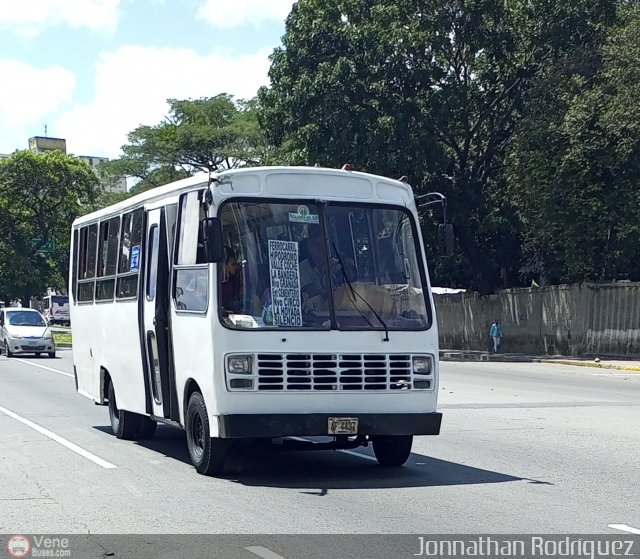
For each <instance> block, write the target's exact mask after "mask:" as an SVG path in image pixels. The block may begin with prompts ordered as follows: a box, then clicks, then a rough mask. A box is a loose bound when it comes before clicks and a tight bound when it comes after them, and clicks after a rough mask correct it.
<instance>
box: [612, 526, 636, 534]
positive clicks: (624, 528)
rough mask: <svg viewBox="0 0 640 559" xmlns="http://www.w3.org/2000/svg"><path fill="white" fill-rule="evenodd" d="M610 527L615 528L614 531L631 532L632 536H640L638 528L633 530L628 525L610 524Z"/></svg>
mask: <svg viewBox="0 0 640 559" xmlns="http://www.w3.org/2000/svg"><path fill="white" fill-rule="evenodd" d="M608 526H609V528H613V529H614V530H620V531H622V532H629V533H630V534H640V530H638V528H633V527H631V526H629V525H627V524H609V525H608Z"/></svg>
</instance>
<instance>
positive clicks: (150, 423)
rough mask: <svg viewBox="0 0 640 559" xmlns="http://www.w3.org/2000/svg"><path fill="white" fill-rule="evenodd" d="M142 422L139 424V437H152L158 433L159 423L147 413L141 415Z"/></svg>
mask: <svg viewBox="0 0 640 559" xmlns="http://www.w3.org/2000/svg"><path fill="white" fill-rule="evenodd" d="M138 417H139V418H140V423H139V425H138V437H137V438H138V439H152V438H153V436H154V435H155V434H156V429H157V427H158V424H157V423H156V422H155V421H154V420H153V419H151V418H150V417H147V416H146V415H139V416H138Z"/></svg>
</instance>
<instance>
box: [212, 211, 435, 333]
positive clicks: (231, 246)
mask: <svg viewBox="0 0 640 559" xmlns="http://www.w3.org/2000/svg"><path fill="white" fill-rule="evenodd" d="M220 218H221V219H222V223H223V236H224V240H225V245H226V246H225V250H226V256H225V262H224V264H223V265H221V266H220V274H219V278H218V285H219V308H220V316H221V319H222V321H223V323H224V324H225V325H226V326H229V327H232V328H279V329H282V328H284V329H297V328H303V329H331V328H332V327H334V328H337V329H339V330H424V329H426V328H428V327H429V326H430V324H431V312H430V308H429V302H428V299H427V297H426V294H427V290H426V275H425V272H424V269H423V266H422V259H421V257H420V256H419V255H420V252H419V245H418V244H417V242H416V227H415V222H414V220H413V218H412V216H411V214H410V212H409V211H407V210H405V209H404V208H402V207H398V206H381V205H373V204H366V205H365V204H352V203H329V204H322V205H320V204H315V203H310V202H301V203H292V202H280V203H279V202H274V201H234V202H227V203H226V204H224V205H223V206H222V208H221V211H220Z"/></svg>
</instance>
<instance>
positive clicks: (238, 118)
mask: <svg viewBox="0 0 640 559" xmlns="http://www.w3.org/2000/svg"><path fill="white" fill-rule="evenodd" d="M168 103H169V114H168V116H167V117H166V118H165V119H164V120H163V121H162V122H161V123H159V124H157V125H154V126H149V125H144V126H139V127H138V128H136V129H135V130H133V131H132V132H130V133H129V136H128V139H129V143H128V144H126V145H124V146H123V147H122V151H123V154H124V155H123V156H122V157H121V158H120V159H117V160H114V161H109V162H107V163H105V164H103V169H104V172H106V173H109V174H113V175H114V176H129V177H135V178H138V179H140V182H139V183H138V184H137V185H136V187H135V189H134V191H137V192H141V191H143V190H147V189H148V188H155V187H156V186H160V185H163V184H167V183H168V182H172V181H175V180H179V179H181V178H184V177H187V176H191V175H192V174H194V173H195V172H197V171H205V172H215V171H222V170H224V169H230V168H235V167H243V166H248V165H256V164H259V163H264V162H265V161H266V160H267V159H268V157H269V156H270V150H269V149H268V147H267V144H266V141H265V138H264V134H263V133H262V131H261V129H260V127H259V125H258V120H257V112H256V102H255V101H254V100H251V101H234V99H233V97H232V96H231V95H227V94H226V93H223V94H220V95H216V96H215V97H208V98H204V99H196V100H190V99H189V100H178V99H169V100H168Z"/></svg>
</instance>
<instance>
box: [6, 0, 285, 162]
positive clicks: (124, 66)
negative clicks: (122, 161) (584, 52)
mask: <svg viewBox="0 0 640 559" xmlns="http://www.w3.org/2000/svg"><path fill="white" fill-rule="evenodd" d="M292 4H293V0H2V1H1V2H0V81H1V85H0V153H5V154H7V153H11V152H13V151H15V150H16V149H27V147H28V140H29V138H31V137H33V136H44V135H45V125H46V127H47V128H46V129H47V133H46V135H47V136H49V137H55V138H65V139H66V141H67V152H68V153H71V154H75V155H94V156H100V157H109V158H115V157H118V156H119V154H120V153H121V152H120V147H121V146H122V145H123V144H124V143H125V142H126V141H127V134H128V133H129V132H130V131H131V130H133V129H134V128H136V127H137V126H139V125H142V124H146V125H154V124H157V123H159V122H160V121H161V120H162V119H163V118H164V116H166V114H167V109H168V105H167V102H166V101H167V99H172V98H175V99H199V98H202V97H211V96H214V95H217V94H219V93H229V94H231V95H234V96H235V97H236V98H237V99H248V98H251V97H253V96H255V94H256V93H257V90H258V88H259V87H260V86H262V85H268V84H269V79H268V75H267V72H268V70H269V55H270V54H271V53H272V52H273V49H274V48H276V47H277V46H279V45H280V44H281V38H282V35H283V34H284V20H285V18H286V16H287V15H288V13H289V11H290V10H291V6H292Z"/></svg>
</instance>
